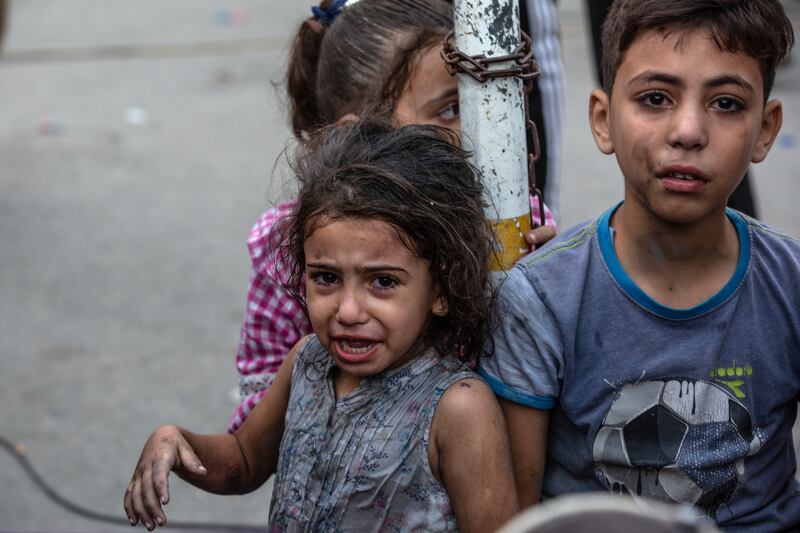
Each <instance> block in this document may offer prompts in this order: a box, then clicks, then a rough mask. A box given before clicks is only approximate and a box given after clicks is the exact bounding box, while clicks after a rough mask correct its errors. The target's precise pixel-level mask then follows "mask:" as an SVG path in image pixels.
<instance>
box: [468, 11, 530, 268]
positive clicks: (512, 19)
mask: <svg viewBox="0 0 800 533" xmlns="http://www.w3.org/2000/svg"><path fill="white" fill-rule="evenodd" d="M454 19H455V44H456V47H457V48H458V49H459V50H460V51H461V52H464V53H466V54H468V55H471V56H474V55H479V54H481V55H484V56H485V57H487V58H492V57H500V56H505V55H509V54H511V53H513V52H514V51H515V50H516V49H517V47H518V46H519V43H520V30H519V2H518V0H455V1H454ZM509 63H510V62H509ZM504 66H508V65H503V64H499V65H497V67H498V68H502V67H504ZM458 76H459V80H458V91H459V107H460V112H461V131H462V137H463V142H464V144H465V147H466V148H467V149H468V150H470V151H472V153H473V158H474V164H475V166H476V167H477V168H478V169H479V170H480V171H481V173H482V175H483V179H484V184H485V186H486V189H487V191H488V194H489V196H490V198H489V203H490V206H489V208H488V211H487V213H486V215H487V217H488V218H489V219H490V220H491V221H492V222H493V224H494V227H495V235H496V236H497V241H498V243H499V250H498V252H499V253H498V260H497V262H496V264H493V265H492V268H493V270H507V269H509V268H510V267H511V266H512V265H513V264H514V261H516V260H517V259H518V258H519V257H520V256H521V255H523V254H525V253H526V252H527V251H528V247H527V245H526V243H525V238H524V236H525V233H527V232H528V231H529V230H530V229H531V216H530V199H529V196H528V163H527V141H526V136H525V131H526V130H525V118H524V117H525V102H524V100H523V98H524V95H523V83H522V81H521V80H520V79H519V78H517V77H505V78H493V79H489V80H487V81H485V82H483V83H481V82H478V81H477V80H475V79H473V78H472V77H470V76H469V75H467V74H462V73H460V74H459V75H458Z"/></svg>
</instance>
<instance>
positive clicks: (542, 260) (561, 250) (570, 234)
mask: <svg viewBox="0 0 800 533" xmlns="http://www.w3.org/2000/svg"><path fill="white" fill-rule="evenodd" d="M604 216H605V213H603V214H602V215H598V216H595V217H592V218H590V219H588V220H584V221H583V222H581V223H579V224H576V225H574V226H572V227H570V228H568V229H566V230H564V231H562V232H561V233H559V234H558V235H556V236H555V237H554V238H553V239H552V240H550V241H549V242H548V243H546V244H545V245H544V246H542V247H541V248H539V249H538V250H536V251H535V252H533V253H530V254H528V255H526V256H525V257H523V258H522V259H520V260H519V261H518V262H517V265H518V266H519V267H520V268H522V269H523V270H526V271H527V270H532V269H537V268H544V267H546V266H551V265H555V266H556V268H557V267H558V265H561V264H562V263H563V262H565V261H570V262H571V261H573V260H574V259H575V256H576V255H579V254H582V253H585V251H586V250H587V249H588V247H589V246H590V245H591V242H592V240H593V238H594V237H595V236H596V235H597V230H598V228H599V226H600V222H601V220H602V218H603V217H604Z"/></svg>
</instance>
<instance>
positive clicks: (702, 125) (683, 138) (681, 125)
mask: <svg viewBox="0 0 800 533" xmlns="http://www.w3.org/2000/svg"><path fill="white" fill-rule="evenodd" d="M706 119H707V116H706V113H705V110H704V109H703V107H702V106H701V105H689V104H685V105H683V106H678V107H677V108H676V109H675V110H674V111H673V112H672V115H671V116H670V124H669V131H668V132H667V142H668V143H669V144H670V146H673V147H676V148H677V147H680V148H683V149H686V150H694V149H698V148H702V147H704V146H705V145H706V144H707V143H708V132H707V130H706Z"/></svg>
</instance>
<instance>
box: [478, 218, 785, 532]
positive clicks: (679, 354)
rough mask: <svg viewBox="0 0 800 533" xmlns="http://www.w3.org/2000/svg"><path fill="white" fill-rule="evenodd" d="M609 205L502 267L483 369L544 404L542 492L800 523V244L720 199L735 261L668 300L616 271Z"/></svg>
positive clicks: (500, 387) (745, 522) (753, 527)
mask: <svg viewBox="0 0 800 533" xmlns="http://www.w3.org/2000/svg"><path fill="white" fill-rule="evenodd" d="M615 209H616V208H612V209H609V210H608V211H607V212H606V213H605V214H603V215H602V216H601V217H600V218H598V219H596V220H594V221H591V222H589V223H585V224H583V225H580V226H578V227H576V228H573V229H571V230H568V231H566V232H565V233H564V234H563V235H561V236H560V237H559V238H557V239H555V240H554V241H553V242H552V243H550V244H549V245H548V246H546V247H545V248H543V249H542V250H541V251H539V252H537V253H535V254H531V255H530V256H529V257H527V258H526V259H524V260H523V261H522V262H521V263H520V264H518V265H517V266H516V267H515V268H514V269H513V270H512V271H510V272H509V273H508V277H507V278H506V280H505V281H504V283H503V285H502V287H501V289H500V301H499V313H500V322H501V324H500V326H499V327H498V330H497V332H496V334H495V337H494V342H495V355H494V357H490V358H488V359H485V360H484V361H482V363H481V367H480V369H479V370H480V371H479V373H480V374H481V375H482V376H483V377H484V378H485V379H486V380H487V381H488V382H489V383H490V385H491V386H492V388H493V389H494V391H495V393H496V394H498V395H499V396H501V397H504V398H506V399H508V400H511V401H514V402H517V403H520V404H523V405H526V406H529V407H534V408H537V409H547V410H551V413H550V429H549V436H548V450H547V465H546V471H545V478H544V483H543V495H544V497H552V496H556V495H559V494H564V493H569V492H577V491H591V490H609V491H611V492H613V493H620V494H631V495H632V496H633V497H634V498H656V499H660V500H665V501H668V502H678V503H684V504H693V505H696V506H698V507H700V508H702V509H703V510H705V512H707V513H708V515H709V516H711V517H713V518H714V519H716V520H717V521H718V523H719V524H720V525H721V526H722V527H724V528H726V529H730V530H743V531H778V530H783V529H787V528H789V529H791V528H800V485H799V484H798V483H797V482H796V481H795V480H794V471H795V468H796V461H795V456H794V449H793V446H792V425H793V422H794V420H795V417H796V413H797V402H798V400H800V242H798V241H797V240H795V239H792V238H790V237H788V236H786V235H783V234H781V233H779V232H777V231H775V230H773V229H771V228H769V227H767V226H766V225H763V224H761V223H759V222H757V221H754V220H751V219H748V218H745V217H744V216H742V215H741V214H739V213H737V212H734V211H730V210H729V211H728V218H729V219H730V221H731V222H732V223H733V224H734V226H735V227H736V230H737V232H738V236H739V249H740V253H739V255H740V257H739V262H738V265H737V268H736V271H735V273H734V275H733V276H732V278H731V279H730V280H729V282H728V283H727V284H726V285H725V287H723V289H722V290H720V291H719V292H718V293H717V294H716V295H714V296H712V297H711V298H710V299H709V300H707V301H706V302H703V303H702V304H700V305H698V306H696V307H693V308H691V309H673V308H668V307H665V306H662V305H660V304H659V303H658V302H656V301H654V300H653V299H651V298H650V297H649V296H647V295H646V294H645V293H644V292H643V291H642V290H641V289H639V288H638V287H637V286H636V284H635V283H633V281H632V280H631V278H630V277H629V276H628V275H627V274H626V273H625V272H624V270H623V269H622V266H621V265H620V263H619V261H618V259H617V257H616V254H615V252H614V247H613V238H612V234H611V229H610V227H609V220H610V218H611V215H612V214H613V212H614V210H615Z"/></svg>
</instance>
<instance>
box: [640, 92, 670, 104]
mask: <svg viewBox="0 0 800 533" xmlns="http://www.w3.org/2000/svg"><path fill="white" fill-rule="evenodd" d="M638 100H639V101H640V102H641V103H643V104H644V105H646V106H648V107H663V106H664V105H666V104H667V103H669V102H668V100H667V95H666V94H664V93H662V92H661V91H650V92H648V93H644V94H643V95H641V96H640V97H639V98H638Z"/></svg>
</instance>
